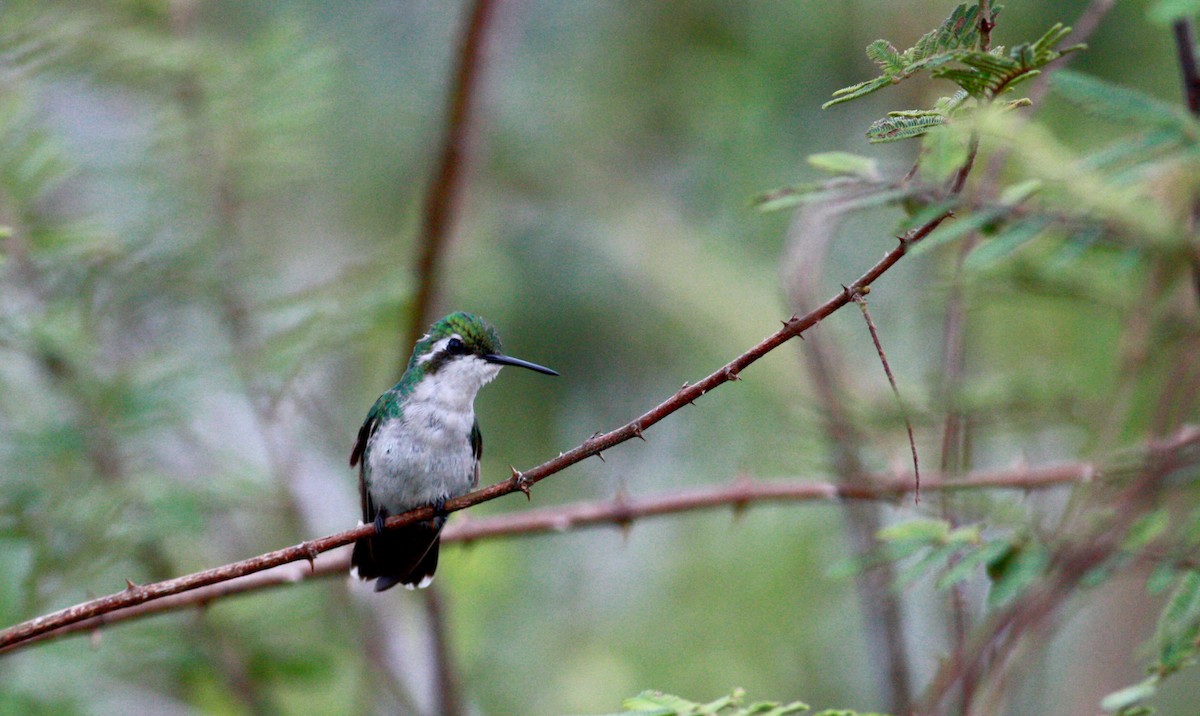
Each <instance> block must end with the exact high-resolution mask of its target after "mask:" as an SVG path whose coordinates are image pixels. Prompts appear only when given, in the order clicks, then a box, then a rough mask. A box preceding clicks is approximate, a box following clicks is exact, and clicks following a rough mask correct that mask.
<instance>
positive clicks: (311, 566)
mask: <svg viewBox="0 0 1200 716" xmlns="http://www.w3.org/2000/svg"><path fill="white" fill-rule="evenodd" d="M319 554H321V552H320V550H318V549H317V547H316V545H314V544H313V543H312V542H305V543H304V555H305V557H306V558H307V559H308V571H309V572H311V573H313V574H316V573H317V555H319Z"/></svg>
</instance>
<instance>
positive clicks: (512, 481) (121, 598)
mask: <svg viewBox="0 0 1200 716" xmlns="http://www.w3.org/2000/svg"><path fill="white" fill-rule="evenodd" d="M972 149H974V145H973V147H972ZM974 157H975V152H974V151H971V153H970V155H969V156H968V158H967V162H966V163H965V164H964V165H963V167H962V168H961V169H960V170H959V172H958V173H957V174H956V176H955V179H954V184H953V189H952V191H954V192H957V191H961V189H962V187H963V185H964V184H965V182H966V175H967V173H968V172H969V171H970V166H971V165H972V164H973V163H974ZM950 215H951V213H950V211H948V210H947V211H945V212H942V213H941V214H938V215H937V216H935V217H933V218H932V219H930V220H929V221H927V222H926V223H924V224H922V225H921V226H918V227H915V228H913V229H911V230H910V231H908V232H907V233H905V234H903V235H901V236H899V237H897V239H898V244H897V245H896V246H895V247H894V248H893V249H891V250H890V251H888V252H887V253H885V254H884V255H883V258H881V259H880V260H879V261H877V262H876V263H875V265H873V266H872V267H871V268H869V269H868V270H867V271H866V273H864V274H862V275H861V276H859V277H858V278H857V279H855V280H854V281H853V282H852V283H850V284H849V285H848V286H846V290H844V291H839V292H838V293H836V294H834V295H833V296H831V297H830V298H829V299H827V300H826V301H825V302H824V303H823V304H821V305H820V306H818V307H817V308H815V309H813V310H811V311H809V312H808V313H806V314H804V315H803V316H792V318H791V319H789V320H787V321H784V324H783V327H782V328H780V329H779V330H778V331H776V332H775V333H773V334H771V335H770V336H767V337H766V338H764V339H763V340H762V341H760V342H759V343H758V344H757V345H755V346H753V347H751V348H750V349H749V350H747V351H746V352H745V353H742V354H741V355H739V356H738V357H736V358H734V359H733V360H731V361H730V362H728V363H726V364H725V365H724V366H722V367H721V368H718V369H717V370H716V371H714V372H712V373H711V374H709V375H708V376H707V377H705V378H704V379H703V380H700V381H699V382H697V383H695V384H692V385H686V386H684V387H683V388H681V389H679V390H678V391H677V392H676V393H675V394H674V395H672V396H671V397H670V398H667V399H666V400H664V401H663V402H662V403H660V404H658V405H657V406H655V407H654V408H652V409H650V410H648V411H647V412H645V413H643V414H642V415H641V416H639V417H637V418H635V419H634V420H632V421H630V422H628V423H626V424H625V425H623V426H621V427H619V428H617V429H615V430H611V431H609V432H607V433H601V434H599V435H595V436H593V437H591V438H588V439H587V440H585V441H583V443H581V444H580V445H578V446H576V447H574V448H572V449H571V450H568V451H567V452H564V453H561V454H559V456H558V457H556V458H554V459H552V460H547V461H546V462H544V463H542V464H540V465H538V466H536V467H533V468H531V469H529V470H526V471H524V472H521V471H518V470H516V469H515V468H514V469H513V471H512V476H511V477H509V478H508V479H507V480H502V481H500V482H497V483H493V484H491V485H488V486H487V487H484V488H481V489H478V490H475V491H473V492H469V493H467V494H466V495H462V496H460V497H456V498H453V499H451V500H447V501H446V503H445V505H444V506H443V510H444V511H445V512H447V513H449V512H455V511H458V510H462V509H466V508H467V507H471V506H472V505H477V504H479V503H481V502H487V501H489V500H494V499H496V498H497V497H501V496H503V495H508V494H511V493H513V492H517V491H521V492H524V493H525V495H526V496H527V497H528V495H529V489H530V488H531V487H532V486H533V485H535V484H537V483H538V482H540V481H541V480H544V479H545V478H547V477H549V476H551V475H553V474H555V473H557V472H561V471H562V470H564V469H566V468H568V467H570V466H571V465H574V464H575V463H577V462H581V461H583V460H585V459H587V458H589V457H592V456H595V455H598V454H599V453H600V452H601V451H603V450H607V449H609V448H612V447H614V446H616V445H619V444H621V443H623V442H626V441H628V440H632V439H634V438H642V437H643V433H644V432H645V431H646V430H647V429H648V428H650V427H652V426H653V425H655V424H656V423H658V422H659V421H660V420H663V419H664V418H666V417H667V416H669V415H671V414H672V413H674V412H676V411H678V410H680V409H681V408H683V407H684V406H686V405H689V404H691V403H694V402H695V401H696V400H698V399H700V398H701V397H703V396H704V395H705V394H707V393H708V392H709V391H710V390H713V389H714V388H716V387H718V386H720V385H722V384H724V383H727V382H729V381H733V380H738V378H739V375H740V373H741V372H742V371H743V370H745V369H746V368H747V367H749V366H750V365H751V364H753V363H754V362H755V361H757V360H758V359H759V358H762V357H763V356H765V355H766V354H768V353H770V352H771V351H773V350H775V349H776V348H778V347H779V346H781V345H783V344H784V343H786V342H787V341H789V340H791V339H792V338H795V337H796V336H798V335H800V334H801V333H802V332H803V331H805V330H807V329H809V328H812V327H814V326H816V325H817V324H818V323H820V322H821V321H823V320H824V319H826V318H828V317H829V316H830V315H832V314H833V313H834V312H835V311H837V310H838V309H840V308H842V307H843V306H845V305H846V304H847V303H850V302H851V299H850V296H852V295H854V294H855V293H859V292H862V291H863V290H864V289H865V288H866V287H868V286H870V285H871V284H872V283H874V282H875V281H876V280H877V279H878V278H879V277H880V276H882V275H883V274H884V273H886V272H887V271H888V269H890V268H891V267H892V266H894V265H896V263H897V262H898V261H900V259H902V258H903V257H904V255H905V254H907V253H908V251H909V249H910V248H911V247H912V246H913V245H914V244H916V243H917V242H919V241H920V240H921V239H924V238H925V237H926V236H929V234H931V233H933V231H934V230H935V229H937V227H938V226H941V224H942V222H944V221H945V220H946V219H948V218H949V217H950ZM436 516H437V515H436V514H435V510H434V508H433V507H432V506H426V507H420V508H417V509H414V510H409V511H408V512H405V513H403V514H400V515H394V516H392V517H389V518H388V520H387V522H386V527H387V528H388V529H395V528H397V527H402V526H404V525H409V524H413V523H416V522H422V521H427V520H431V519H433V518H434V517H436ZM374 529H375V528H374V526H372V525H362V526H359V527H356V528H355V529H351V530H346V531H344V532H338V533H336V534H332V535H328V536H326V537H321V538H318V539H314V540H309V541H307V542H302V543H300V544H298V545H292V546H291V547H286V548H284V549H280V550H275V551H273V552H267V553H266V554H261V555H259V556H257V557H252V558H250V559H246V560H242V561H240V562H234V563H231V564H227V565H224V566H221V567H217V568H214V569H210V570H206V571H203V572H196V573H194V574H189V575H186V576H183V577H177V578H175V579H168V580H165V581H162V582H154V583H152V584H146V585H141V586H138V585H132V586H130V587H129V588H127V589H124V590H122V591H120V592H116V593H113V594H110V595H108V596H106V597H101V598H99V599H93V600H91V601H88V602H84V603H82V604H77V605H75V606H73V607H68V608H66V609H62V610H59V611H57V612H53V613H51V614H46V615H43V616H40V617H38V618H36V619H33V620H30V621H28V622H24V623H22V624H18V625H16V626H13V627H10V628H8V629H6V630H4V631H3V632H0V649H2V648H5V647H8V646H11V645H13V644H17V643H20V642H22V641H25V640H27V639H29V638H31V637H34V636H37V635H38V634H43V633H46V632H48V631H52V630H54V629H58V628H59V627H62V626H66V625H67V624H73V623H75V622H78V621H82V620H84V619H88V618H90V617H94V616H97V615H99V614H104V613H107V612H111V611H113V610H115V609H120V608H123V607H129V606H133V605H136V604H143V603H145V602H148V601H151V600H153V599H159V598H162V597H166V596H170V595H172V594H179V593H181V592H186V591H188V590H190V589H196V588H198V587H204V586H207V585H210V584H216V583H218V582H223V581H227V580H229V579H233V578H235V577H240V576H243V575H246V574H253V573H255V572H261V571H263V570H265V569H270V568H271V567H275V566H278V565H281V564H287V563H289V562H297V561H300V560H307V561H310V562H311V561H312V560H313V559H315V558H316V556H317V555H319V554H320V553H322V552H326V551H328V550H331V549H334V548H335V547H341V546H343V545H347V544H350V543H352V542H354V541H355V540H358V539H361V538H363V537H367V536H369V535H371V534H372V533H373V530H374Z"/></svg>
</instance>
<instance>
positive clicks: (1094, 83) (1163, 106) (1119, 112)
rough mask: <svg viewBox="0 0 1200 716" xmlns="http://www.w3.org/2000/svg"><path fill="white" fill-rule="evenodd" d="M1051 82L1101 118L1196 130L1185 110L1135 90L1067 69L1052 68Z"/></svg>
mask: <svg viewBox="0 0 1200 716" xmlns="http://www.w3.org/2000/svg"><path fill="white" fill-rule="evenodd" d="M1050 86H1051V88H1053V90H1054V91H1055V92H1057V93H1058V94H1060V95H1062V97H1063V99H1065V100H1067V101H1068V102H1071V103H1072V104H1075V105H1078V106H1079V107H1081V108H1083V109H1084V110H1085V111H1087V112H1089V113H1091V114H1094V115H1096V116H1098V117H1102V118H1104V119H1110V120H1112V121H1115V122H1124V123H1128V124H1133V125H1138V126H1143V127H1151V128H1153V127H1162V128H1169V129H1172V130H1174V131H1176V132H1178V133H1179V134H1180V135H1181V136H1186V137H1193V138H1194V137H1196V136H1197V134H1198V131H1197V125H1196V122H1195V120H1194V119H1193V118H1192V117H1191V115H1189V114H1188V112H1187V110H1185V109H1183V108H1182V107H1179V106H1176V105H1174V104H1169V103H1167V102H1163V101H1161V100H1159V99H1156V98H1154V97H1151V96H1150V95H1148V94H1145V93H1143V92H1139V91H1138V90H1134V89H1130V88H1128V87H1122V86H1121V85H1117V84H1113V83H1111V82H1105V81H1104V80H1101V79H1097V78H1095V77H1092V76H1090V75H1085V74H1080V73H1078V72H1071V71H1070V70H1062V71H1059V72H1055V73H1054V75H1053V76H1052V77H1051V78H1050Z"/></svg>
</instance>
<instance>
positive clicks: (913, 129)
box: [867, 110, 946, 144]
mask: <svg viewBox="0 0 1200 716" xmlns="http://www.w3.org/2000/svg"><path fill="white" fill-rule="evenodd" d="M944 124H946V115H944V114H942V113H941V112H937V111H934V110H909V111H904V112H888V115H887V116H886V117H883V118H882V119H877V120H875V122H874V123H872V124H871V126H870V128H869V129H867V140H868V141H869V142H871V143H872V144H880V143H882V142H898V141H900V140H901V139H911V138H912V137H919V136H921V135H923V134H925V133H926V132H928V131H929V130H931V129H933V128H935V127H941V126H943V125H944Z"/></svg>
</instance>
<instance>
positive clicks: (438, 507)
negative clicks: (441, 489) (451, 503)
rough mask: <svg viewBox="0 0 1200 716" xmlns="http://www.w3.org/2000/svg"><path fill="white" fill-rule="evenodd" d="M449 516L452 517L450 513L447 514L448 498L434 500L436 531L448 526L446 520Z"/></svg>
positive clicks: (434, 525)
mask: <svg viewBox="0 0 1200 716" xmlns="http://www.w3.org/2000/svg"><path fill="white" fill-rule="evenodd" d="M449 516H450V513H449V512H446V497H445V495H443V496H442V497H439V498H437V499H436V500H434V501H433V527H434V529H437V530H440V529H442V527H443V526H444V525H445V524H446V518H447V517H449Z"/></svg>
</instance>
